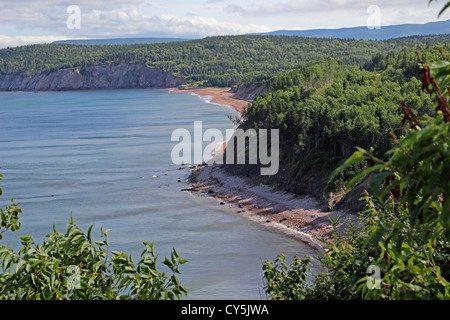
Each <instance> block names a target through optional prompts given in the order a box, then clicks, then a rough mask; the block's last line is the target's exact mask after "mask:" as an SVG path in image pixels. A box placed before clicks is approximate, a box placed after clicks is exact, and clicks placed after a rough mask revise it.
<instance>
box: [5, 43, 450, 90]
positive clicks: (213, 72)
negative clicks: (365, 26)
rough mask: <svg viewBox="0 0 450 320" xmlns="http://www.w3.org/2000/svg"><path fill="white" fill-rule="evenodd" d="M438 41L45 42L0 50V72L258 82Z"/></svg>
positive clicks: (210, 82)
mask: <svg viewBox="0 0 450 320" xmlns="http://www.w3.org/2000/svg"><path fill="white" fill-rule="evenodd" d="M436 43H450V35H441V36H429V37H425V36H422V37H407V38H399V39H393V40H387V41H365V40H343V39H316V38H301V37H290V36H221V37H210V38H205V39H200V40H191V41H183V42H172V43H161V44H135V45H94V46H81V45H70V44H44V45H32V46H22V47H16V48H7V49H3V50H0V74H4V75H5V74H7V75H19V74H20V75H24V76H26V77H33V76H35V75H38V74H42V73H48V72H54V71H61V70H67V69H76V68H79V69H80V71H81V73H83V69H84V68H87V67H89V66H98V65H107V64H116V65H117V64H123V63H126V64H138V65H142V66H147V67H149V68H156V69H161V70H163V71H166V72H170V73H171V74H173V75H174V76H177V77H183V78H185V79H187V80H188V84H190V85H204V86H217V87H230V86H233V85H239V84H242V83H245V84H252V83H253V84H255V83H256V84H261V83H263V82H264V83H265V82H267V81H268V80H270V79H271V78H272V77H273V76H275V75H277V74H280V73H283V72H287V71H292V70H295V69H296V68H298V66H300V65H303V64H304V63H306V62H309V61H312V60H315V59H319V58H324V57H332V58H334V59H337V60H339V61H342V63H343V64H344V65H356V66H360V65H362V64H364V63H367V62H368V61H370V60H371V58H372V57H373V56H374V55H376V54H381V53H386V52H390V51H392V52H398V51H400V50H401V49H402V48H405V47H407V48H416V47H417V46H418V45H422V46H426V45H433V44H436Z"/></svg>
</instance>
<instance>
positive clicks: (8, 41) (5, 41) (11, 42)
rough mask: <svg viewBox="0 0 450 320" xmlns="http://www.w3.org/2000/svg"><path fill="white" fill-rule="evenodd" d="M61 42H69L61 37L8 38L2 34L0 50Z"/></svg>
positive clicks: (0, 36)
mask: <svg viewBox="0 0 450 320" xmlns="http://www.w3.org/2000/svg"><path fill="white" fill-rule="evenodd" d="M59 40H67V38H66V37H59V36H15V37H11V36H7V35H1V34H0V49H4V48H7V47H17V46H23V45H29V44H39V43H51V42H54V41H59Z"/></svg>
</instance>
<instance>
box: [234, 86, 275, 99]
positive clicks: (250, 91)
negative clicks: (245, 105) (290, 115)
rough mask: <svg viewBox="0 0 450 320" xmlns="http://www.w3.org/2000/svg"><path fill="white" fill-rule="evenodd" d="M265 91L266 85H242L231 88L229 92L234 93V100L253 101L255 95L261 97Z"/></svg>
mask: <svg viewBox="0 0 450 320" xmlns="http://www.w3.org/2000/svg"><path fill="white" fill-rule="evenodd" d="M266 91H267V86H266V85H259V86H258V85H251V86H246V85H242V86H239V87H233V88H232V89H231V90H230V92H233V93H234V97H235V98H236V99H241V100H253V99H255V97H256V96H257V95H262V94H264V93H265V92H266Z"/></svg>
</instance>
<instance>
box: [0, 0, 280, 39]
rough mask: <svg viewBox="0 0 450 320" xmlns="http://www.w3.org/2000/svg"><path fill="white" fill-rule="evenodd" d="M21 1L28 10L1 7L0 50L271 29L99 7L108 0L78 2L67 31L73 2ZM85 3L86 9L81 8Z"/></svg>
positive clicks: (131, 2)
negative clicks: (9, 30) (76, 22)
mask: <svg viewBox="0 0 450 320" xmlns="http://www.w3.org/2000/svg"><path fill="white" fill-rule="evenodd" d="M25 1H26V2H27V5H23V4H21V5H20V8H19V6H18V5H13V4H12V3H11V2H9V3H7V4H5V3H2V4H1V5H0V11H1V12H2V14H1V15H0V24H1V25H10V26H14V32H13V34H8V35H3V36H1V37H0V47H6V46H16V45H23V44H28V43H42V42H51V41H55V40H60V39H74V38H102V37H133V36H136V37H144V36H174V37H191V38H196V37H204V36H213V35H226V34H243V33H253V32H268V31H273V30H274V29H273V28H269V27H267V26H264V25H258V24H240V23H231V22H226V21H220V20H217V19H215V18H212V17H204V16H197V15H195V14H192V13H191V14H188V15H187V16H185V17H180V16H176V15H173V14H170V15H144V14H142V13H141V12H140V11H139V6H137V5H135V4H138V3H141V2H142V1H141V0H128V1H123V0H122V1H118V0H109V1H108V4H107V5H106V6H105V7H100V4H104V3H106V1H100V0H90V1H76V2H78V3H79V4H80V5H79V7H80V9H81V14H80V26H81V28H80V29H73V28H68V25H67V21H68V18H69V16H70V15H71V14H73V12H71V13H68V12H67V8H68V6H67V7H66V4H69V3H71V2H73V1H71V2H69V1H56V2H55V3H56V4H57V5H49V3H50V2H52V3H53V1H46V0H43V1H40V2H33V1H28V0H25ZM83 3H85V4H86V5H84V6H83V5H82V4H83ZM21 28H24V29H22V30H23V33H22V34H20V30H21ZM17 30H19V31H17ZM30 30H34V32H31V34H27V32H30ZM0 31H1V29H0ZM37 32H39V33H38V36H35V35H36V33H37ZM0 33H2V32H0ZM3 33H4V32H3ZM18 34H19V35H20V36H19V35H18ZM24 34H26V35H27V37H25V36H24ZM45 34H47V36H45ZM41 35H42V36H41ZM49 35H52V36H49Z"/></svg>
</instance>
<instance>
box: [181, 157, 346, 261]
mask: <svg viewBox="0 0 450 320" xmlns="http://www.w3.org/2000/svg"><path fill="white" fill-rule="evenodd" d="M188 181H189V188H187V189H185V190H184V191H189V192H191V193H193V194H195V195H198V196H205V197H213V198H215V199H217V201H218V202H219V204H221V205H227V206H229V207H230V209H231V210H233V211H234V212H235V213H237V214H240V215H242V216H244V217H246V218H248V219H251V220H253V221H256V222H259V223H262V224H264V225H266V226H268V227H271V228H274V229H276V230H279V231H281V232H284V233H286V234H288V235H290V236H292V237H295V238H297V239H298V240H301V241H303V242H305V243H307V244H308V245H310V246H311V247H312V248H314V249H316V250H317V251H318V252H324V251H325V250H324V245H325V242H326V241H330V240H332V233H333V227H332V224H331V222H330V219H329V218H336V217H337V216H339V217H340V218H339V219H340V220H339V226H338V229H339V230H342V229H343V228H344V227H345V226H346V225H347V224H348V223H351V222H352V221H354V219H355V216H354V215H352V214H348V213H345V212H343V211H333V212H330V211H328V210H324V208H322V207H321V206H320V205H319V203H318V202H317V201H316V200H315V199H314V198H312V197H308V196H304V197H299V196H296V195H294V194H290V193H286V192H279V191H275V190H273V189H271V188H270V187H268V186H266V185H261V184H259V185H255V184H252V183H251V182H250V181H249V180H247V179H245V178H243V177H239V176H233V175H230V174H228V173H227V172H226V171H225V170H224V169H223V168H222V166H220V165H203V166H196V167H194V168H192V169H191V173H190V176H189V179H188Z"/></svg>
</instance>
